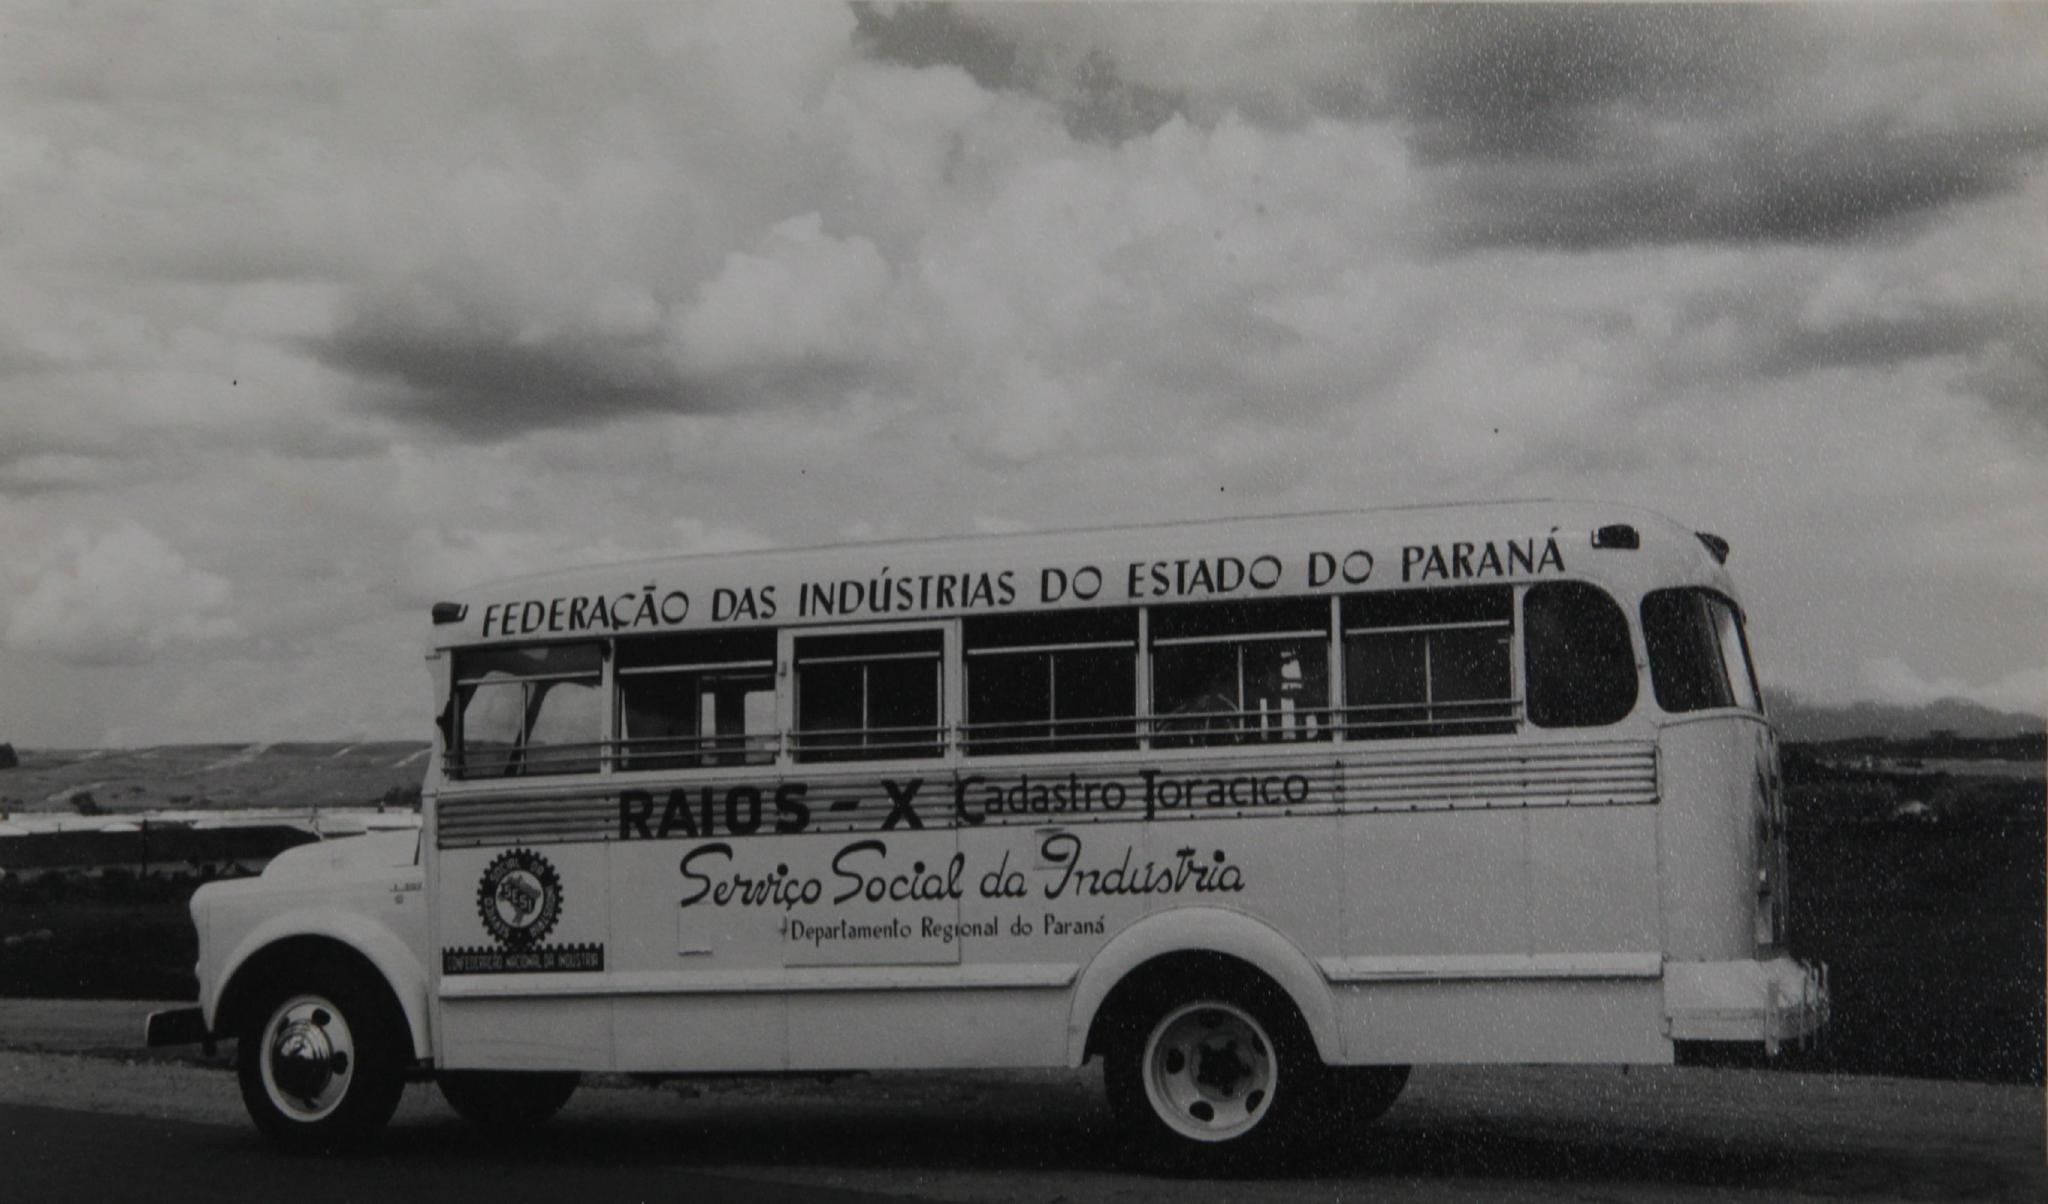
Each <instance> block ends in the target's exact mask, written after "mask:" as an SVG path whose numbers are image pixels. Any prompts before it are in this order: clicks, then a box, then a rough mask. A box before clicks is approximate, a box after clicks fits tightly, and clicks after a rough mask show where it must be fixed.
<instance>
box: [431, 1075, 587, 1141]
mask: <svg viewBox="0 0 2048 1204" xmlns="http://www.w3.org/2000/svg"><path fill="white" fill-rule="evenodd" d="M580 1077H581V1076H578V1075H575V1074H556V1073H548V1072H525V1071H513V1070H451V1071H448V1072H446V1073H444V1074H442V1075H441V1076H440V1078H439V1079H438V1080H437V1081H438V1082H439V1083H440V1086H441V1096H442V1098H443V1099H446V1100H447V1101H448V1106H449V1107H451V1108H454V1109H455V1111H456V1112H458V1113H460V1114H461V1116H462V1118H463V1119H464V1120H467V1121H470V1122H472V1123H474V1124H479V1125H484V1126H486V1127H488V1128H493V1129H528V1128H532V1127H533V1126H534V1125H537V1124H540V1123H541V1122H542V1121H545V1120H546V1119H548V1118H549V1117H551V1116H553V1115H554V1114H555V1113H557V1112H560V1111H561V1110H562V1105H564V1104H566V1103H568V1102H569V1097H570V1096H571V1095H573V1094H575V1092H576V1085H577V1083H578V1082H579V1081H580Z"/></svg>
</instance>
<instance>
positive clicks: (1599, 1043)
mask: <svg viewBox="0 0 2048 1204" xmlns="http://www.w3.org/2000/svg"><path fill="white" fill-rule="evenodd" d="M1663 1000H1664V990H1663V984H1662V983H1660V982H1658V981H1656V980H1654V979H1624V980H1607V981H1589V982H1569V981H1534V982H1460V983H1387V984H1374V985H1371V986H1356V987H1340V988H1339V989H1338V992H1337V1013H1338V1017H1339V1023H1340V1024H1341V1026H1342V1027H1343V1029H1344V1048H1345V1052H1346V1056H1347V1057H1349V1058H1350V1059H1351V1060H1352V1061H1355V1062H1361V1063H1368V1062H1406V1063H1417V1062H1445V1063H1485V1062H1637V1063H1666V1062H1669V1061H1671V1043H1670V1042H1669V1041H1667V1040H1665V1039H1664V1036H1663V1022H1664V1015H1663V1011H1664V1007H1663Z"/></svg>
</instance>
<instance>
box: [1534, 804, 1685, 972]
mask: <svg viewBox="0 0 2048 1204" xmlns="http://www.w3.org/2000/svg"><path fill="white" fill-rule="evenodd" d="M1526 822H1527V823H1528V825H1529V932H1530V941H1531V947H1532V948H1533V950H1534V951H1535V952H1537V953H1557V952H1603V953H1612V952H1622V951H1637V950H1654V949H1661V948H1662V947H1663V943H1662V939H1661V935H1662V934H1661V931H1660V930H1661V924H1660V922H1659V914H1660V911H1659V907H1658V902H1657V809H1656V808H1655V807H1569V808H1555V809H1546V810H1542V811H1536V810H1532V811H1530V812H1529V813H1528V817H1527V821H1526Z"/></svg>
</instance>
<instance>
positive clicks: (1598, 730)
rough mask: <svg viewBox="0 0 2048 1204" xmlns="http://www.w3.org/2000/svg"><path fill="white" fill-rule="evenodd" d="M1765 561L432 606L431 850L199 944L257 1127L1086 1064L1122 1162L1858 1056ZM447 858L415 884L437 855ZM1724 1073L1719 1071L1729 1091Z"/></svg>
mask: <svg viewBox="0 0 2048 1204" xmlns="http://www.w3.org/2000/svg"><path fill="white" fill-rule="evenodd" d="M1727 556H1728V545H1727V544H1726V543H1725V542H1724V541H1722V540H1721V539H1719V538H1717V537H1715V536H1712V535H1707V534H1696V533H1695V532H1693V531H1692V530H1690V529H1689V528H1686V527H1681V526H1678V525H1676V524H1674V523H1672V522H1671V521H1669V520H1667V519H1664V518H1662V517H1659V516H1656V515H1653V514H1649V513H1644V512H1641V511H1634V510H1628V509H1624V508H1619V507H1612V506H1605V505H1591V504H1570V503H1513V504H1501V505H1473V506H1452V507H1436V508H1413V509H1398V510H1385V511H1367V512H1357V513H1336V514H1314V515H1299V516H1288V517H1276V518H1256V519H1246V520H1239V521H1226V522H1207V523H1185V524H1170V525H1161V526H1147V527H1128V528H1121V529H1103V530H1089V531H1074V532H1063V533H1058V534H1039V535H1005V536H993V537H986V538H982V537H976V538H967V539H946V540H930V541H913V542H897V543H878V544H861V545H850V546H842V547H831V548H819V549H810V550H803V551H771V552H758V553H746V554H736V555H715V556H693V557H679V558H674V559H666V560H655V561H648V562H644V563H636V564H627V565H618V566H613V567H607V568H589V569H578V570H575V571H573V572H564V573H559V574H555V575H551V576H544V577H533V578H528V579H524V580H520V581H515V582H511V583H507V584H503V585H498V586H494V587H491V588H486V589H480V590H477V591H475V592H473V593H470V594H468V595H466V596H464V597H462V598H459V599H457V600H454V601H450V602H444V603H441V604H438V605H436V606H435V607H434V609H433V623H432V627H431V631H432V639H431V650H430V652H429V654H428V658H427V659H428V665H429V668H430V669H431V671H432V675H433V680H434V686H435V692H436V693H435V696H436V707H437V710H438V713H439V715H440V722H439V732H438V735H437V739H436V744H435V748H434V755H433V757H432V760H431V764H430V768H429V771H428V778H427V787H426V792H425V802H424V820H423V828H422V831H421V832H420V833H419V835H418V836H417V838H416V839H415V838H414V837H413V836H411V835H410V834H408V835H405V836H402V837H378V836H368V837H361V838H355V839H351V840H345V841H335V842H328V843H323V844H319V845H314V846H309V847H307V848H305V849H301V850H295V851H293V852H291V853H287V854H286V855H284V856H281V857H279V858H278V859H277V860H276V861H275V862H273V863H272V865H271V867H270V869H269V871H268V872H267V873H265V874H264V875H263V876H262V877H261V878H260V879H257V880H254V881H248V882H237V883H225V884H219V885H214V886H209V887H207V888H205V889H204V890H202V891H200V892H199V893H198V895H197V896H195V898H194V900H193V917H194V920H195V922H196V923H197V925H198V928H199V933H200V937H201V941H200V961H199V966H198V971H199V980H200V983H201V1006H200V1008H198V1009H190V1010H187V1011H185V1012H179V1013H168V1014H160V1015H158V1016H156V1017H154V1018H153V1019H152V1033H151V1035H152V1039H153V1040H157V1041H173V1040H178V1039H191V1040H198V1039H206V1040H212V1039H215V1038H226V1037H235V1038H238V1039H239V1059H240V1067H241V1082H242V1088H243V1094H244V1096H245V1098H246V1100H247V1103H248V1106H249V1109H250V1111H251V1113H252V1114H253V1116H254V1117H255V1120H256V1122H257V1123H258V1124H259V1125H260V1126H261V1127H262V1128H263V1129H264V1130H265V1131H267V1132H269V1133H271V1134H272V1135H274V1136H276V1137H278V1138H280V1139H281V1140H283V1141H285V1142H286V1143H287V1144H291V1145H296V1146H324V1145H329V1144H332V1143H334V1142H336V1141H338V1140H341V1139H343V1138H352V1137H358V1136H361V1135H362V1134H364V1133H367V1132H369V1131H372V1130H374V1129H375V1128H377V1127H378V1126H380V1125H381V1124H382V1123H383V1122H384V1121H385V1120H387V1119H388V1117H389V1116H390V1113H391V1111H392V1108H393V1107H394V1103H395V1100H396V1098H397V1095H398V1092H399V1088H400V1084H401V1082H402V1081H403V1080H404V1079H406V1078H408V1077H419V1076H423V1075H432V1076H433V1077H435V1078H437V1079H438V1080H439V1081H440V1082H441V1085H442V1088H443V1090H444V1091H445V1093H446V1094H447V1095H448V1097H449V1099H450V1101H451V1102H452V1103H454V1104H455V1106H456V1107H457V1108H458V1109H459V1110H461V1111H462V1112H464V1113H465V1114H467V1115H470V1116H472V1117H474V1118H478V1119H483V1120H489V1121H498V1122H503V1123H530V1122H532V1121H535V1120H538V1119H540V1118H543V1117H545V1116H547V1115H548V1114H550V1113H551V1112H553V1111H554V1110H555V1109H556V1108H558V1107H559V1106H560V1105H561V1104H562V1103H563V1102H564V1101H565V1100H566V1099H567V1098H568V1095H569V1093H570V1091H571V1090H572V1089H573V1087H574V1086H575V1083H576V1076H577V1075H578V1074H579V1073H584V1072H618V1073H631V1074H647V1075H661V1074H688V1073H717V1072H759V1071H801V1072H811V1071H838V1070H857V1069H867V1070H873V1069H884V1068H887V1069H911V1068H950V1067H1030V1066H1079V1065H1081V1064H1083V1063H1085V1062H1087V1061H1088V1060H1089V1059H1092V1058H1099V1059H1101V1061H1102V1063H1103V1065H1104V1070H1105V1080H1106V1084H1107V1088H1108V1093H1109V1097H1110V1101H1111V1103H1112V1105H1113V1108H1114V1110H1115V1111H1116V1113H1117V1114H1118V1115H1119V1117H1120V1118H1121V1120H1122V1121H1123V1123H1124V1124H1125V1126H1126V1127H1127V1130H1128V1132H1129V1134H1130V1136H1131V1137H1132V1138H1133V1139H1134V1146H1135V1148H1136V1149H1137V1150H1139V1151H1140V1152H1142V1153H1144V1154H1146V1155H1148V1156H1150V1157H1151V1158H1152V1159H1153V1160H1155V1161H1157V1162H1165V1163H1169V1164H1171V1165H1175V1166H1180V1167H1197V1168H1211V1167H1216V1168H1220V1167H1224V1166H1229V1165H1242V1164H1245V1163H1248V1162H1249V1163H1257V1162H1260V1161H1270V1160H1271V1159H1272V1158H1274V1157H1275V1156H1278V1155H1281V1154H1284V1153H1286V1152H1287V1151H1290V1150H1294V1149H1298V1148H1303V1147H1305V1146H1309V1145H1314V1144H1315V1143H1320V1142H1328V1141H1333V1140H1335V1141H1348V1140H1357V1137H1356V1136H1355V1135H1354V1132H1353V1127H1354V1126H1356V1125H1357V1124H1358V1123H1360V1122H1361V1121H1363V1120H1365V1119H1367V1118H1369V1117H1370V1116H1371V1115H1372V1114H1374V1113H1376V1112H1378V1111H1379V1110H1381V1109H1384V1108H1385V1107H1387V1106H1388V1105H1389V1104H1390V1103H1392V1102H1393V1099H1394V1097H1395V1095H1396V1094H1397V1093H1398V1092H1399V1090H1400V1088H1401V1085H1402V1083H1403V1082H1404V1081H1405V1079H1406V1077H1407V1074H1408V1068H1409V1067H1410V1066H1412V1065H1416V1064H1430V1063H1460V1064H1470V1063H1619V1064H1628V1063H1671V1062H1674V1061H1682V1060H1687V1059H1688V1058H1689V1057H1690V1056H1691V1055H1692V1054H1694V1053H1696V1052H1705V1051H1706V1050H1707V1048H1708V1046H1709V1044H1710V1043H1740V1044H1745V1045H1751V1046H1755V1047H1757V1048H1758V1049H1759V1050H1763V1049H1768V1050H1772V1051H1775V1050H1776V1049H1777V1048H1778V1046H1779V1044H1780V1043H1782V1042H1786V1041H1793V1040H1798V1039H1802V1038H1804V1037H1805V1036H1807V1035H1808V1034H1810V1033H1812V1032H1813V1031H1814V1030H1815V1029H1816V1028H1817V1027H1818V1026H1819V1025H1820V1024H1821V1022H1822V1020H1823V1018H1824V1015H1825V1011H1826V991H1825V985H1824V982H1823V980H1822V976H1821V973H1820V971H1819V970H1818V968H1810V967H1807V966H1805V965H1802V964H1800V963H1798V962H1796V961H1794V960H1793V959H1791V958H1790V957H1789V956H1788V955H1787V954H1786V953H1785V951H1784V947H1783V944H1782V940H1783V935H1784V927H1783V926H1784V918H1785V901H1786V880H1785V851H1784V844H1783V811H1782V789H1781V786H1780V781H1779V774H1778V767H1777V750H1776V746H1775V738H1774V736H1773V733H1772V729H1771V726H1770V724H1769V722H1768V721H1767V720H1766V718H1765V716H1764V713H1763V708H1762V705H1761V702H1760V699H1759V695H1758V691H1757V686H1756V682H1755V678H1754V675H1753V672H1752V668H1751V663H1750V657H1749V650H1748V644H1747V642H1746V639H1745V636H1744V631H1743V611H1742V607H1741V604H1740V602H1739V601H1738V600H1737V596H1736V593H1735V589H1734V586H1733V584H1732V583H1731V582H1730V580H1729V577H1728V574H1727V572H1726V570H1725V569H1724V568H1723V562H1724V561H1725V560H1726V559H1727ZM415 843H416V845H417V847H416V848H415ZM1717 1048H1718V1047H1717Z"/></svg>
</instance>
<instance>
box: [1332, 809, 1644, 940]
mask: <svg viewBox="0 0 2048 1204" xmlns="http://www.w3.org/2000/svg"><path fill="white" fill-rule="evenodd" d="M1600 810H1601V811H1605V810H1607V808H1600ZM1527 815H1528V813H1527V812H1526V811H1524V810H1521V809H1514V810H1496V811H1424V812H1414V813H1406V814H1403V813H1388V812H1381V813H1378V814H1354V815H1347V816H1344V817H1343V819H1342V821H1341V822H1342V824H1343V826H1344V835H1343V843H1344V850H1345V854H1346V857H1345V867H1344V920H1345V952H1346V953H1347V954H1349V955H1351V956H1374V955H1392V954H1445V953H1527V952H1531V949H1530V946H1529V923H1528V906H1529V865H1528V848H1527V827H1526V822H1527Z"/></svg>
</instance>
